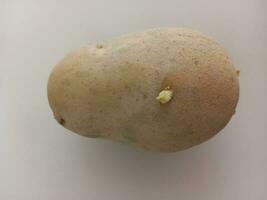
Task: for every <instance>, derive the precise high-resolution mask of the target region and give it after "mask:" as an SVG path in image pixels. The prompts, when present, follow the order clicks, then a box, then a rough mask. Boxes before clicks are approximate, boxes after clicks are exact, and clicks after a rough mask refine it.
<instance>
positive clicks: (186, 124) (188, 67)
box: [48, 28, 239, 152]
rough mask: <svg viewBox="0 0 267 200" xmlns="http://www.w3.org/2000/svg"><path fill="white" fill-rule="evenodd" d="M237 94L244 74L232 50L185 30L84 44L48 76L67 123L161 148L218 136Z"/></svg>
mask: <svg viewBox="0 0 267 200" xmlns="http://www.w3.org/2000/svg"><path fill="white" fill-rule="evenodd" d="M162 91H164V92H162ZM161 92H162V93H161ZM238 97H239V83H238V73H237V71H236V69H235V68H234V67H233V64H232V62H231V60H230V59H229V57H228V56H227V53H226V52H225V50H224V49H223V48H222V47H221V46H220V45H219V44H218V43H217V42H215V41H213V40H212V39H209V38H207V37H206V36H204V35H202V34H201V33H198V32H195V31H192V30H189V29H184V28H158V29H151V30H147V31H144V32H140V33H133V34H128V35H125V36H122V37H118V38H115V39H112V40H110V41H105V42H102V43H97V44H94V45H88V46H85V47H82V48H80V49H77V50H75V51H74V52H72V53H70V54H69V55H67V56H66V57H65V58H63V59H62V60H61V61H60V62H59V63H58V64H57V65H56V66H55V68H54V69H53V71H52V73H51V75H50V77H49V81H48V99H49V104H50V106H51V108H52V110H53V113H54V116H55V118H56V120H57V121H58V122H59V123H60V124H62V125H63V126H64V127H65V128H67V129H69V130H72V131H74V132H76V133H78V134H80V135H84V136H88V137H101V138H108V139H111V140H115V141H120V142H123V143H127V144H131V145H134V146H138V147H141V148H144V149H148V150H152V151H159V152H174V151H179V150H183V149H186V148H189V147H192V146H194V145H197V144H200V143H202V142H204V141H206V140H208V139H209V138H211V137H212V136H214V135H215V134H217V133H218V132H219V131H220V130H221V129H222V128H223V127H224V126H225V125H226V124H227V123H228V122H229V120H230V119H231V117H232V115H233V114H234V113H235V108H236V105H237V102H238Z"/></svg>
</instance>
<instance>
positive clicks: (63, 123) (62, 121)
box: [58, 118, 66, 126]
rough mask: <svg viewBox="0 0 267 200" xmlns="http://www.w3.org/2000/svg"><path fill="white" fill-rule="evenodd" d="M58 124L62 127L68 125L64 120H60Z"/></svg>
mask: <svg viewBox="0 0 267 200" xmlns="http://www.w3.org/2000/svg"><path fill="white" fill-rule="evenodd" d="M58 123H59V124H61V125H62V126H64V125H65V124H66V121H65V120H64V119H63V118H60V119H59V120H58Z"/></svg>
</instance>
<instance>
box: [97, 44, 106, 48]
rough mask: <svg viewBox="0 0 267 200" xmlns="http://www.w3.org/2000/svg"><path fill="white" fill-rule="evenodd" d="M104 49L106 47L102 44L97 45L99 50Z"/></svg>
mask: <svg viewBox="0 0 267 200" xmlns="http://www.w3.org/2000/svg"><path fill="white" fill-rule="evenodd" d="M103 47H104V46H103V44H100V43H98V44H96V48H97V49H102V48H103Z"/></svg>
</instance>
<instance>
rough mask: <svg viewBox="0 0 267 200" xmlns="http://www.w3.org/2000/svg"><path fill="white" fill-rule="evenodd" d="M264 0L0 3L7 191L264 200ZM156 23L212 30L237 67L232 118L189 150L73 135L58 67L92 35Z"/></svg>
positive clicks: (37, 195) (0, 127) (1, 136)
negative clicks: (61, 112) (57, 107)
mask: <svg viewBox="0 0 267 200" xmlns="http://www.w3.org/2000/svg"><path fill="white" fill-rule="evenodd" d="M266 10H267V1H265V0H198V1H196V0H195V1H193V0H110V1H108V0H106V1H104V0H87V1H85V0H84V1H82V0H72V1H68V0H43V1H41V0H6V1H1V0H0V14H1V15H0V199H1V200H36V199H37V200H48V199H49V200H61V199H62V200H63V199H64V200H74V199H75V200H76V199H77V200H83V199H92V200H93V199H97V200H105V199H114V200H134V199H138V200H165V199H168V200H169V199H176V200H177V199H181V200H193V199H197V200H226V199H227V200H228V199H235V200H266V199H267V104H266V103H267V37H266V35H267V12H266ZM160 26H185V27H189V28H192V29H196V30H199V31H201V32H203V33H205V34H207V35H209V36H211V37H213V38H216V39H217V40H218V41H219V42H220V43H221V44H222V45H223V46H224V47H225V48H226V49H227V50H228V52H229V54H230V55H231V57H232V59H233V62H234V64H235V66H236V67H237V68H239V69H240V70H241V77H240V84H241V96H240V101H239V104H238V107H237V112H236V115H235V116H234V117H233V118H232V120H231V122H230V123H229V124H228V126H227V127H226V128H225V129H224V130H223V131H221V132H220V134H219V135H217V136H216V137H214V138H212V139H211V140H209V141H208V142H205V143H204V144H202V145H199V146H197V147H194V148H191V149H189V150H186V151H183V152H178V153H172V154H157V153H151V152H145V151H142V150H137V149H134V148H132V147H128V146H125V145H122V144H117V143H114V142H109V141H104V140H97V139H89V138H84V137H81V136H78V135H76V134H73V133H71V132H70V131H68V130H66V129H64V128H62V127H61V126H59V125H58V124H57V123H56V121H55V120H54V119H53V116H52V112H51V110H50V108H49V106H48V101H47V97H46V84H47V79H48V76H49V73H50V71H51V69H52V67H53V66H54V65H55V64H56V63H57V62H58V61H59V59H61V58H62V57H63V56H64V55H65V54H66V53H68V52H70V51H71V50H73V49H75V48H77V47H79V46H81V45H84V44H86V43H91V42H93V43H94V42H97V41H101V40H104V39H109V38H112V37H115V36H119V35H121V34H124V33H128V32H133V31H141V30H145V29H148V28H152V27H160Z"/></svg>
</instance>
